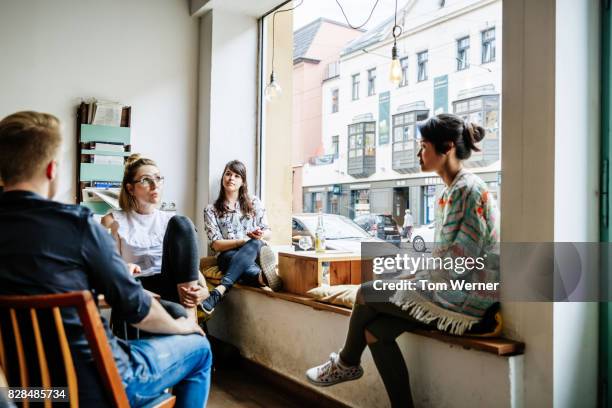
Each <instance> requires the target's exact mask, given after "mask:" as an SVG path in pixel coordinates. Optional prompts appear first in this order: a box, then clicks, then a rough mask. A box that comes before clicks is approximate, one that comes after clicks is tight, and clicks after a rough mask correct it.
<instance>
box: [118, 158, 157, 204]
mask: <svg viewBox="0 0 612 408" xmlns="http://www.w3.org/2000/svg"><path fill="white" fill-rule="evenodd" d="M142 166H155V167H157V163H155V162H154V161H153V160H151V159H147V158H145V157H142V156H141V155H140V154H138V153H134V154H132V155H130V157H128V158H127V160H126V161H125V170H124V171H123V181H122V182H121V191H120V192H119V207H121V209H122V210H123V211H125V212H128V211H135V210H136V209H137V208H138V202H137V201H136V198H134V196H133V195H132V194H130V192H129V191H128V189H127V185H128V184H133V183H134V177H136V173H138V169H139V168H141V167H142Z"/></svg>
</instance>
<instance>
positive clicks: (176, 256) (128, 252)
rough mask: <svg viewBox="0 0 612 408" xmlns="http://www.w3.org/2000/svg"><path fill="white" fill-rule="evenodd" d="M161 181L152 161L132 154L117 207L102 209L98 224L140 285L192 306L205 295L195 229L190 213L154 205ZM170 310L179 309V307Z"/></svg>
mask: <svg viewBox="0 0 612 408" xmlns="http://www.w3.org/2000/svg"><path fill="white" fill-rule="evenodd" d="M163 185H164V177H163V176H162V175H161V174H160V171H159V168H158V167H157V164H156V163H155V162H154V161H153V160H151V159H147V158H144V157H141V156H140V155H139V154H132V155H131V156H130V157H128V159H127V161H126V164H125V170H124V174H123V181H122V183H121V191H120V193H119V206H120V207H121V210H113V211H111V212H110V213H108V214H107V215H105V216H104V217H103V218H102V224H103V225H104V226H105V227H106V228H109V229H110V230H111V233H112V235H113V237H114V238H115V240H116V241H117V247H118V249H119V253H120V254H121V256H122V257H123V259H124V260H125V261H126V262H127V264H128V267H129V270H130V272H131V273H132V274H133V275H135V276H136V277H139V279H140V281H141V282H142V286H143V287H144V288H145V289H147V290H150V291H151V292H154V293H156V294H158V295H160V296H161V298H162V299H164V300H167V301H171V302H175V303H180V304H182V305H183V306H184V307H186V308H189V309H192V308H195V307H196V306H197V305H198V304H200V303H201V302H202V301H203V300H204V299H206V298H207V297H208V289H207V288H206V287H202V286H200V285H199V283H198V278H199V255H198V241H197V235H196V231H195V227H194V226H193V223H192V222H191V220H190V219H189V218H187V217H185V216H182V215H174V216H173V215H172V213H169V212H166V211H160V210H159V209H157V206H158V205H159V202H160V200H161V189H162V187H163ZM165 306H167V303H166V304H165ZM167 308H168V307H167ZM169 312H171V314H177V313H178V314H180V308H179V310H178V311H177V309H176V308H174V313H172V311H170V310H169Z"/></svg>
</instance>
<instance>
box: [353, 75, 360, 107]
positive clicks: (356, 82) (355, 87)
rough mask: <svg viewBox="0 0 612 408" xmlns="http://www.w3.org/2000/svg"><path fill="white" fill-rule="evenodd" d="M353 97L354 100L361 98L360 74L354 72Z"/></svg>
mask: <svg viewBox="0 0 612 408" xmlns="http://www.w3.org/2000/svg"><path fill="white" fill-rule="evenodd" d="M351 78H352V98H353V100H354V101H356V100H357V99H359V74H354V75H353V76H352V77H351Z"/></svg>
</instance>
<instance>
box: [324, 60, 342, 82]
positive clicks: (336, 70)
mask: <svg viewBox="0 0 612 408" xmlns="http://www.w3.org/2000/svg"><path fill="white" fill-rule="evenodd" d="M337 76H340V63H339V62H338V61H334V62H330V63H329V64H327V68H326V69H325V78H324V79H331V78H335V77H337Z"/></svg>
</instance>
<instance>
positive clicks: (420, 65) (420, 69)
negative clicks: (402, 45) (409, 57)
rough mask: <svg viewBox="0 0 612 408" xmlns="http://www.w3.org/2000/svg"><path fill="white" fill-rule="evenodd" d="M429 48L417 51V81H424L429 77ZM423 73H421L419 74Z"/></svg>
mask: <svg viewBox="0 0 612 408" xmlns="http://www.w3.org/2000/svg"><path fill="white" fill-rule="evenodd" d="M423 55H424V56H425V58H422V56H423ZM428 63H429V50H424V51H421V52H417V82H424V81H427V80H428V79H429V75H428V73H427V66H428V65H429V64H428ZM421 73H423V75H421Z"/></svg>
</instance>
